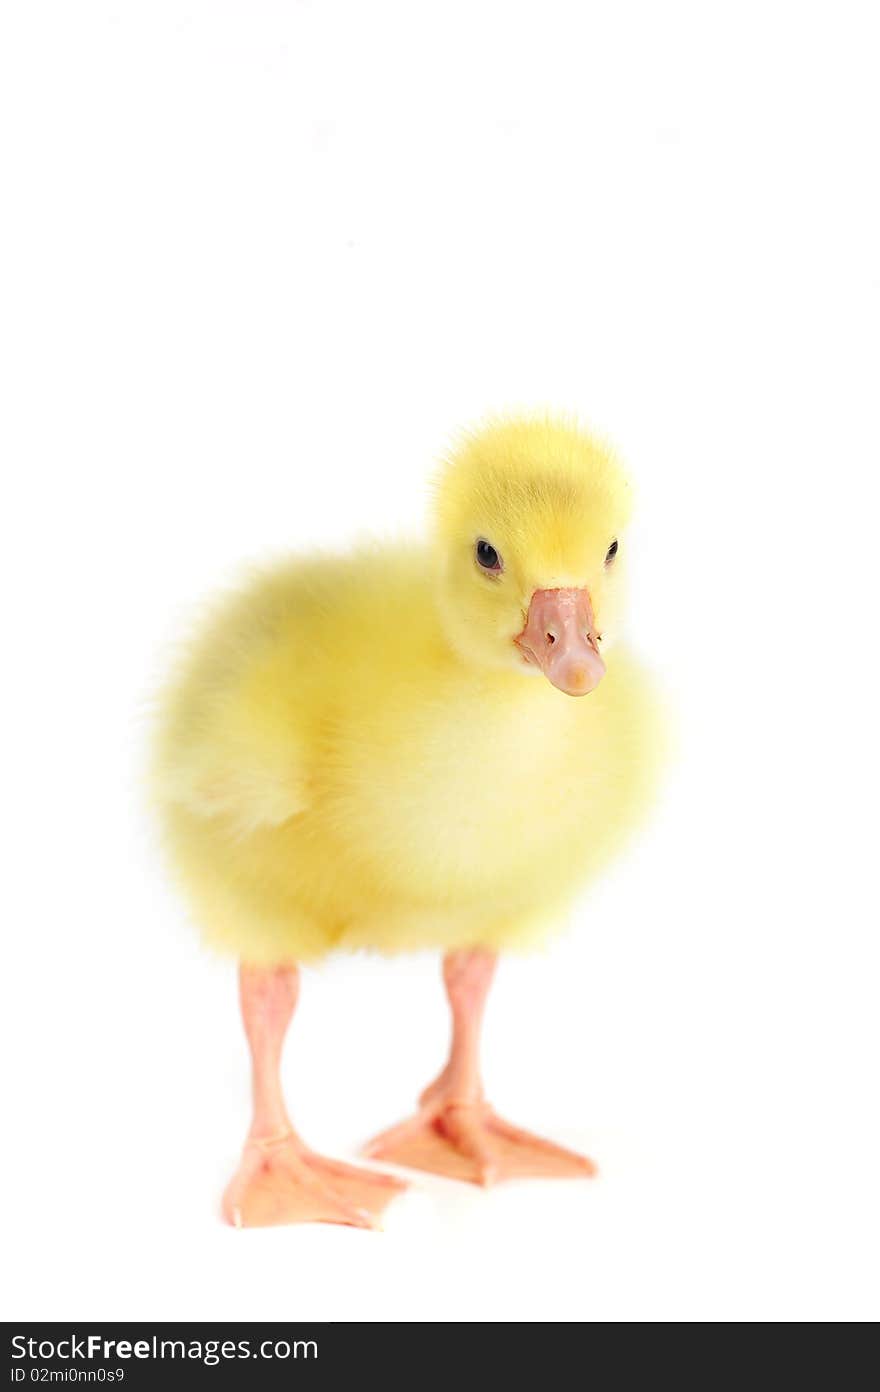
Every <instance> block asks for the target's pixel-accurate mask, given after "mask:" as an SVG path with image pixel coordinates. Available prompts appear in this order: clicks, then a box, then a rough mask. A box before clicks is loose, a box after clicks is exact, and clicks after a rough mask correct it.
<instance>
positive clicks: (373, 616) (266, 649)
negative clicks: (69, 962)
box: [155, 419, 656, 1226]
mask: <svg viewBox="0 0 880 1392" xmlns="http://www.w3.org/2000/svg"><path fill="white" fill-rule="evenodd" d="M629 511H630V495H629V488H628V485H627V483H626V481H625V479H624V476H623V474H622V472H621V470H620V467H619V465H618V463H617V462H616V460H615V458H614V456H613V454H612V453H611V452H610V451H609V449H608V448H607V447H605V446H604V445H602V444H599V443H598V442H597V441H596V440H594V439H592V438H591V437H590V436H588V435H586V434H584V433H583V432H582V431H580V430H579V429H577V428H575V427H574V426H572V425H570V424H567V423H563V422H559V421H552V420H536V419H524V420H517V419H514V420H503V421H500V422H497V423H494V424H491V425H490V426H488V427H487V428H485V429H484V430H482V431H480V432H478V433H476V434H473V435H470V436H468V437H466V438H465V439H464V441H463V443H462V444H461V447H460V448H459V449H458V450H457V451H456V452H455V453H454V455H453V456H452V458H451V459H450V460H449V461H448V462H447V464H446V465H445V467H444V468H443V469H442V471H441V472H440V473H439V475H438V478H437V483H436V497H435V506H434V512H433V529H432V536H431V545H430V547H425V546H424V545H419V546H411V547H406V548H405V549H401V548H399V547H395V548H390V547H383V546H376V547H375V548H374V549H370V550H359V551H357V552H355V553H354V554H350V555H348V556H344V557H339V558H327V557H321V558H319V559H311V560H309V559H307V560H296V561H293V562H292V563H289V564H286V565H283V566H281V567H278V568H275V569H273V570H270V571H269V572H268V573H266V574H265V575H263V576H262V577H261V578H260V579H258V580H257V581H256V583H253V584H251V585H250V586H249V587H248V588H247V589H246V590H245V591H244V592H243V593H241V594H239V595H238V596H237V597H235V598H234V599H232V600H231V601H227V602H226V603H225V604H224V605H223V606H222V607H221V608H220V609H219V611H218V613H217V614H216V616H215V618H214V619H213V621H212V622H211V623H209V624H208V626H207V628H206V630H205V631H204V632H203V633H202V634H201V635H200V636H199V638H198V639H197V641H196V642H195V644H194V645H193V646H192V648H191V649H190V651H189V653H188V654H187V657H186V659H185V661H184V663H183V666H182V670H181V671H180V672H179V674H178V676H177V678H176V680H175V681H174V682H173V684H172V685H171V687H170V690H169V691H168V693H167V696H166V698H165V700H164V703H163V708H162V719H161V728H160V732H159V739H158V746H157V753H156V762H155V788H156V793H157V798H158V802H159V805H160V811H161V816H162V820H163V824H164V829H165V832H166V839H167V843H168V848H169V852H170V856H171V859H172V863H173V865H174V867H175V870H176V871H177V873H178V875H179V878H180V880H181V882H182V885H183V887H184V890H185V892H186V894H187V895H188V897H189V900H190V903H191V905H192V907H193V909H194V911H195V914H196V917H197V919H198V920H199V922H200V923H201V924H202V926H203V928H204V932H205V935H206V937H207V939H208V941H209V942H211V943H212V944H214V945H215V946H216V947H218V948H220V949H222V950H224V951H227V952H231V953H233V954H234V955H235V956H236V957H237V958H238V959H239V961H240V964H241V965H240V994H241V1006H242V1013H243V1017H244V1024H245V1031H246V1034H247V1038H248V1041H249V1044H250V1048H251V1052H252V1062H253V1080H254V1111H253V1121H252V1124H251V1128H250V1132H249V1136H248V1139H247V1143H246V1145H245V1150H244V1154H243V1157H242V1161H241V1165H240V1167H239V1170H238V1172H237V1174H236V1175H235V1177H234V1178H233V1180H232V1182H231V1184H230V1185H229V1188H228V1189H227V1192H226V1195H225V1197H224V1213H225V1215H226V1217H227V1219H228V1220H229V1221H230V1222H233V1223H236V1224H238V1225H254V1224H265V1223H273V1222H291V1221H297V1220H302V1219H321V1220H325V1221H335V1222H343V1223H352V1224H355V1225H358V1226H370V1225H372V1224H373V1222H374V1220H375V1217H376V1215H377V1214H378V1213H379V1212H380V1211H381V1209H382V1208H383V1207H384V1205H385V1204H386V1203H387V1202H388V1201H389V1199H390V1198H392V1197H393V1196H394V1194H395V1193H396V1192H397V1190H398V1189H399V1188H401V1187H402V1186H401V1184H400V1182H399V1181H397V1180H395V1179H392V1178H390V1177H389V1176H386V1175H380V1174H378V1173H376V1172H375V1171H371V1170H367V1169H364V1168H359V1167H355V1166H351V1165H343V1164H341V1163H338V1162H335V1161H331V1160H328V1159H325V1158H324V1157H321V1156H318V1155H316V1154H315V1153H314V1152H312V1151H310V1150H308V1149H307V1148H306V1147H305V1145H304V1144H303V1142H302V1141H301V1140H300V1138H299V1137H298V1135H297V1134H296V1133H295V1131H294V1130H293V1128H292V1126H291V1124H290V1120H289V1118H288V1115H287V1111H286V1108H285V1104H284V1099H283V1096H282V1091H281V1083H280V1073H279V1063H280V1056H281V1049H282V1043H283V1039H284V1034H285V1031H286V1028H287V1025H288V1023H289V1021H290V1018H291V1016H292V1013H293V1010H294V1006H295V1003H296V999H297V995H298V989H299V976H298V969H297V963H298V962H310V961H316V960H318V959H319V958H321V957H323V956H325V955H326V954H327V953H330V952H333V951H344V950H353V949H356V948H364V947H369V948H374V949H377V950H379V951H381V952H386V953H391V952H403V951H410V950H414V949H420V948H427V947H432V948H438V949H440V950H442V951H443V952H444V953H445V954H446V955H445V962H444V979H445V984H446V990H447V994H448V997H449V1002H450V1007H451V1013H452V1045H451V1051H450V1057H449V1061H448V1063H447V1064H446V1066H445V1068H444V1069H443V1071H442V1072H441V1074H440V1076H439V1077H438V1078H437V1079H436V1081H435V1082H434V1083H433V1084H432V1085H431V1086H430V1087H429V1088H428V1089H427V1090H426V1092H425V1093H424V1094H423V1095H422V1098H421V1105H420V1109H419V1111H418V1113H417V1115H416V1116H415V1117H413V1118H412V1119H411V1120H410V1121H407V1122H404V1123H402V1125H400V1126H397V1127H395V1128H393V1129H392V1130H391V1131H389V1132H386V1133H385V1134H384V1135H382V1136H380V1137H378V1138H377V1140H376V1141H374V1142H373V1144H372V1146H371V1147H370V1148H369V1151H368V1153H369V1154H370V1155H372V1156H374V1157H377V1158H380V1159H382V1160H388V1161H394V1162H395V1163H399V1164H405V1165H409V1166H413V1167H416V1168H422V1169H427V1170H431V1171H434V1172H438V1173H442V1174H447V1175H452V1176H457V1177H459V1178H463V1179H469V1180H472V1181H474V1182H482V1183H489V1182H491V1181H492V1180H494V1179H498V1178H503V1177H506V1176H509V1175H515V1174H539V1175H557V1174H558V1175H577V1174H580V1175H585V1174H589V1173H591V1172H592V1169H593V1167H592V1164H591V1162H590V1161H589V1160H587V1159H586V1158H585V1157H581V1156H577V1155H575V1154H573V1153H572V1152H570V1151H567V1150H564V1149H562V1148H561V1147H559V1146H556V1145H553V1144H552V1143H551V1142H549V1141H544V1140H540V1139H539V1138H537V1137H535V1136H532V1135H530V1134H529V1133H528V1132H524V1131H521V1130H520V1129H519V1128H517V1127H514V1126H512V1125H510V1124H509V1123H508V1122H506V1121H504V1120H503V1119H502V1118H501V1117H499V1116H498V1115H497V1114H496V1113H495V1112H493V1111H492V1110H491V1108H490V1107H489V1106H488V1105H487V1103H486V1102H485V1101H484V1098H483V1092H482V1087H481V1083H480V1075H479V1065H478V1057H477V1051H478V1044H479V1033H480V1020H481V1015H482V1010H483V1006H484V1003H485V999H486V994H487V991H488V989H489V985H490V981H491V978H492V974H493V970H494V966H495V960H496V954H497V953H498V952H499V951H500V950H503V949H507V948H512V947H521V946H526V945H527V944H528V943H529V942H530V941H532V940H534V939H535V937H536V936H537V935H539V934H540V933H541V931H542V929H543V928H545V926H546V925H547V923H548V921H550V920H552V919H553V918H554V917H555V916H557V915H558V914H560V913H561V912H562V911H563V910H564V908H565V906H566V904H567V903H568V902H569V901H570V900H571V899H572V897H573V896H574V894H575V893H576V891H577V890H578V889H579V888H580V886H581V885H582V884H583V883H584V881H585V879H587V878H588V877H589V876H590V875H591V874H592V873H593V872H594V871H596V870H597V869H599V868H600V867H601V866H602V864H603V863H604V862H605V861H606V859H607V858H608V857H609V855H610V854H611V852H612V851H613V850H614V849H615V847H616V845H617V843H618V842H619V840H620V839H621V837H622V835H623V834H625V833H626V832H627V830H628V829H629V828H630V827H631V826H632V825H633V823H634V822H635V820H636V819H637V816H638V814H639V812H640V810H641V808H642V806H643V805H644V803H645V801H646V797H647V794H648V791H649V788H650V783H651V772H652V767H653V764H654V759H653V751H654V746H655V743H656V740H655V734H654V729H655V722H654V719H653V709H654V702H653V700H652V696H651V692H650V689H649V686H648V684H647V683H646V682H645V680H644V678H643V676H642V674H641V672H640V671H639V669H638V667H637V666H636V664H635V663H634V661H633V659H632V658H631V657H630V656H629V654H628V653H627V652H626V651H625V650H623V648H622V647H621V646H616V647H615V646H614V643H613V638H614V629H615V619H616V616H617V613H618V610H619V600H620V587H621V582H622V578H623V577H622V570H623V568H624V566H625V559H626V546H625V542H624V540H623V534H624V529H625V526H626V523H627V520H628V516H629ZM606 658H607V670H606ZM572 697H579V698H582V699H574V700H573V699H571V698H572Z"/></svg>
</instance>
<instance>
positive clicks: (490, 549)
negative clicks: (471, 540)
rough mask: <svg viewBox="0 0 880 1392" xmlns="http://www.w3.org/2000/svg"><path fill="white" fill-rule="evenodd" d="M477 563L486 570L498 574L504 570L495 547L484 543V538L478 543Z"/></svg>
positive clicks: (486, 542)
mask: <svg viewBox="0 0 880 1392" xmlns="http://www.w3.org/2000/svg"><path fill="white" fill-rule="evenodd" d="M477 562H478V564H479V565H481V566H482V567H483V569H484V570H494V571H495V572H496V573H497V572H498V571H500V570H501V569H502V564H501V557H500V556H499V555H498V552H497V551H496V550H495V547H494V546H492V545H490V543H489V542H488V541H483V539H482V537H481V538H480V540H479V541H478V542H477Z"/></svg>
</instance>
